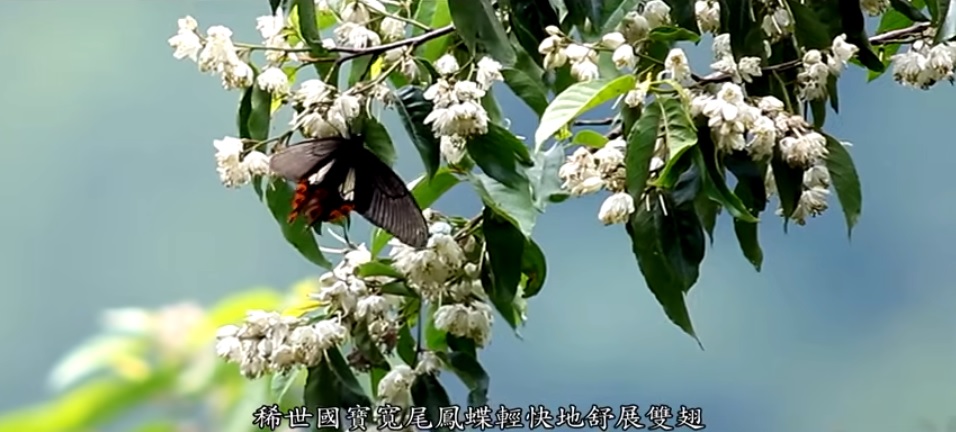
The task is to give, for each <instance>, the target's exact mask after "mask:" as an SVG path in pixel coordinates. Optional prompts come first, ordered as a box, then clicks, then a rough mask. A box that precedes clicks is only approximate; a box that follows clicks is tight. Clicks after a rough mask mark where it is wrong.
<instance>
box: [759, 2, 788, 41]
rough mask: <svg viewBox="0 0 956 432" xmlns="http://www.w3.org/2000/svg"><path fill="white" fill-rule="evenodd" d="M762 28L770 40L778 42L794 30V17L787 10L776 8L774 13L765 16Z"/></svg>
mask: <svg viewBox="0 0 956 432" xmlns="http://www.w3.org/2000/svg"><path fill="white" fill-rule="evenodd" d="M761 28H763V31H764V34H766V35H767V37H768V38H770V40H772V41H778V40H780V39H781V38H783V37H784V36H787V35H789V34H790V32H791V31H792V30H793V17H792V16H790V11H788V10H787V8H783V7H778V8H775V9H773V12H771V13H769V14H767V15H764V17H763V22H762V24H761Z"/></svg>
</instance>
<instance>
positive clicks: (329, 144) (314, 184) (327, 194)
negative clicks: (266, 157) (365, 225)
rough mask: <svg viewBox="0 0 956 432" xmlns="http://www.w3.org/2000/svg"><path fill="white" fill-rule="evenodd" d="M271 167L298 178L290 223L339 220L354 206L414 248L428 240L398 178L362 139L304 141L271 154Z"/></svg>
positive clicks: (418, 212)
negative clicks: (302, 217) (305, 219)
mask: <svg viewBox="0 0 956 432" xmlns="http://www.w3.org/2000/svg"><path fill="white" fill-rule="evenodd" d="M269 166H270V168H271V169H272V171H273V172H275V173H276V174H277V175H279V176H280V177H282V178H285V179H286V180H289V181H293V182H296V183H297V186H296V190H295V197H294V198H293V199H292V212H291V213H290V214H289V222H292V221H294V220H295V219H296V218H297V217H298V216H299V215H301V214H304V215H305V217H306V218H307V220H308V223H309V225H310V226H311V225H313V224H315V223H316V222H319V221H321V222H337V221H340V220H342V219H345V218H347V217H348V215H349V213H351V212H352V211H353V210H354V211H356V212H358V213H359V214H360V215H362V216H364V217H365V219H367V220H368V221H369V222H371V223H372V224H373V225H375V226H377V227H379V228H381V229H383V230H385V231H387V232H388V233H389V234H391V235H393V236H395V238H397V239H398V240H399V241H401V242H402V243H405V244H407V245H409V246H412V247H415V248H422V247H425V244H426V243H427V242H428V224H427V223H426V222H425V217H424V216H422V210H421V208H420V207H419V206H418V203H417V202H415V198H414V197H413V196H412V194H411V192H409V190H408V188H407V187H405V183H404V182H403V181H402V179H401V178H400V177H399V176H398V174H395V172H394V171H392V169H391V168H389V166H388V165H386V164H385V163H384V162H382V161H381V160H380V159H379V158H378V157H377V156H375V155H374V154H373V153H372V152H371V151H369V150H368V149H366V148H365V146H364V145H363V144H362V140H361V139H360V138H357V137H355V138H352V139H347V138H339V137H335V138H321V139H311V140H307V141H303V142H301V143H299V144H295V145H291V146H289V147H286V148H284V149H282V150H280V151H278V152H276V153H275V154H273V155H272V159H271V162H270V163H269Z"/></svg>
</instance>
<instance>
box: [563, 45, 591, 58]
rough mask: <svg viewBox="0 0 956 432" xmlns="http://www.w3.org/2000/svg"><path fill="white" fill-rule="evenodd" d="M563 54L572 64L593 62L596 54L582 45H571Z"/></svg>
mask: <svg viewBox="0 0 956 432" xmlns="http://www.w3.org/2000/svg"><path fill="white" fill-rule="evenodd" d="M564 54H565V55H567V56H568V60H571V61H572V62H582V61H585V60H591V61H594V60H595V59H596V58H597V52H596V51H594V50H593V49H591V48H588V47H586V46H584V45H578V44H571V45H568V47H567V48H565V49H564Z"/></svg>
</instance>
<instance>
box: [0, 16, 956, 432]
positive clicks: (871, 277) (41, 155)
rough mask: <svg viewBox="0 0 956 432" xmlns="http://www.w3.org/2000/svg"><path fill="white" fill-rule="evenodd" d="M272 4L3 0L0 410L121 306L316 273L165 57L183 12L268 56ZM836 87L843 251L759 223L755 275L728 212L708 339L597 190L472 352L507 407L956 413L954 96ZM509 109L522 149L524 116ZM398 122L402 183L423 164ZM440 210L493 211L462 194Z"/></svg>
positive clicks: (577, 204) (807, 416) (216, 107)
mask: <svg viewBox="0 0 956 432" xmlns="http://www.w3.org/2000/svg"><path fill="white" fill-rule="evenodd" d="M266 4H267V2H266V1H265V0H229V1H226V0H190V1H179V0H166V1H159V0H137V1H119V0H115V1H107V0H85V1H52V0H39V1H28V0H9V1H4V2H0V40H2V41H3V43H2V44H0V58H2V59H3V68H2V69H0V78H2V79H0V94H2V100H3V104H0V140H2V142H3V148H4V149H5V151H4V155H3V156H2V157H0V182H2V183H3V184H4V187H3V188H0V198H2V200H0V202H2V206H3V211H2V212H0V238H2V241H0V286H2V287H3V288H2V289H3V291H2V293H3V297H4V299H3V301H2V302H0V340H2V344H3V346H4V347H5V349H4V360H3V363H2V365H3V367H0V411H5V410H9V409H13V408H16V407H19V406H22V405H24V404H29V403H33V402H38V401H41V400H43V399H45V398H46V397H48V396H49V394H50V390H49V389H48V387H47V384H46V381H47V375H48V372H49V370H50V369H51V367H53V365H54V364H55V363H56V361H57V359H58V358H59V357H61V356H62V355H63V354H65V353H66V352H67V351H68V350H69V348H70V347H72V346H74V345H75V344H77V343H78V342H79V341H81V340H83V339H84V338H85V337H86V336H88V335H90V334H92V333H94V332H96V331H97V330H98V322H97V320H98V316H99V314H100V313H101V311H103V310H104V309H106V308H116V307H124V306H150V307H153V306H158V305H161V304H165V303H170V302H176V301H180V300H193V301H197V302H199V303H202V304H210V303H212V302H214V301H215V300H217V299H219V298H221V297H223V296H225V295H227V294H228V293H230V292H235V291H237V290H241V289H245V288H248V287H250V286H256V285H268V286H275V287H279V288H285V287H287V286H289V285H290V284H291V283H293V282H295V281H298V280H301V279H302V278H304V277H308V276H310V275H315V274H316V272H317V271H318V270H317V269H316V268H315V267H313V266H311V265H310V264H309V263H307V262H306V261H305V260H304V259H302V258H301V257H300V256H299V255H298V254H297V253H296V252H295V251H294V250H293V249H292V248H291V247H290V246H288V245H287V244H286V243H285V242H284V240H283V239H282V237H281V235H280V233H279V230H278V227H277V226H276V223H275V222H274V220H272V218H271V216H270V215H269V213H268V211H267V210H266V209H265V207H264V206H262V205H261V204H259V203H258V202H257V200H256V197H255V194H254V193H253V192H252V191H251V190H250V189H245V190H238V191H233V190H226V189H224V188H223V187H222V186H221V185H220V184H219V182H218V180H217V177H216V173H215V170H214V161H213V157H212V155H213V147H212V140H213V139H215V138H219V137H222V136H223V135H234V134H235V133H236V131H235V111H234V108H235V105H236V103H237V100H238V95H237V94H235V93H227V92H225V91H223V90H222V89H221V87H220V86H219V83H218V81H217V79H215V78H212V77H208V76H203V75H200V74H199V73H198V72H197V70H196V68H195V65H194V64H192V63H189V62H177V61H175V60H174V59H173V58H172V57H171V49H170V48H169V47H168V46H167V44H166V39H167V38H168V37H169V36H171V35H172V34H173V33H174V32H175V30H176V21H175V20H176V18H178V17H180V16H182V15H186V14H189V15H192V16H194V17H196V18H197V19H198V20H199V22H200V26H201V27H203V28H205V27H208V26H209V25H213V24H224V25H227V26H229V27H231V28H233V29H234V30H235V32H236V34H237V38H238V39H244V40H247V41H251V42H256V41H258V35H257V34H256V33H255V30H254V22H255V21H254V19H255V17H256V16H258V15H263V14H265V13H267V9H266V8H267V6H266ZM706 44H708V43H705V44H702V46H703V48H704V49H695V50H692V51H691V52H692V54H693V61H694V62H695V63H696V64H697V65H700V66H705V65H706V64H707V62H708V60H709V59H708V58H707V57H706V55H707V49H709V47H706V46H704V45H706ZM840 90H841V95H840V100H841V104H842V107H841V108H842V109H841V114H840V115H839V116H835V115H833V114H832V113H831V116H830V118H829V121H828V129H829V131H830V132H831V133H832V134H833V135H835V136H837V137H840V138H841V139H844V140H846V141H850V142H852V143H853V144H854V146H853V147H852V149H851V152H852V154H853V156H854V158H855V160H856V163H857V167H858V170H859V172H860V175H861V177H862V179H863V186H864V202H865V205H864V214H863V217H862V219H861V222H860V224H859V226H858V228H857V229H856V230H855V232H854V235H853V238H852V241H848V239H847V235H846V230H845V227H844V222H843V217H842V215H841V214H840V213H839V208H838V206H837V203H836V200H835V197H834V199H832V200H831V204H832V205H833V208H832V209H831V211H830V212H829V213H827V214H826V215H825V216H824V217H822V218H817V219H814V220H812V221H811V222H810V223H809V224H808V225H807V226H806V227H798V226H791V229H790V233H789V234H786V235H785V234H784V232H783V229H782V223H780V222H779V221H778V220H775V219H774V218H771V217H767V218H765V219H766V220H765V222H764V223H763V224H762V227H761V231H760V235H761V236H762V242H763V245H764V252H765V256H766V259H765V265H764V269H763V271H762V272H761V273H756V272H755V271H754V270H753V268H752V267H751V266H750V264H748V263H747V261H746V260H745V259H744V258H743V257H742V255H741V253H740V252H739V250H738V248H737V245H736V241H735V239H734V237H733V231H732V229H730V226H731V225H730V223H729V219H727V218H726V216H722V218H721V220H720V222H719V225H718V229H717V233H716V241H715V243H714V244H713V246H712V247H711V248H710V249H709V251H708V256H707V259H706V261H705V263H704V266H703V271H702V276H701V280H700V282H699V283H698V285H697V286H696V287H695V288H694V289H693V290H692V291H691V294H690V297H689V304H690V308H691V312H692V317H693V318H694V321H695V325H696V326H697V328H698V332H699V334H700V337H701V339H702V341H703V343H704V346H705V348H706V350H704V351H701V350H700V349H698V347H697V345H696V343H694V341H693V340H692V339H690V338H688V337H686V336H684V335H683V334H682V333H681V332H680V331H679V330H678V329H677V328H676V327H674V326H673V325H671V324H670V323H668V321H667V319H666V318H665V316H664V314H663V313H662V311H661V309H660V307H659V306H658V305H657V304H656V302H655V301H654V299H653V297H652V296H651V295H650V293H649V292H648V291H647V290H646V288H645V286H644V284H643V282H642V280H641V278H640V274H639V271H638V268H637V265H636V263H635V261H634V258H633V256H632V255H631V252H630V246H629V243H628V239H627V237H626V235H625V233H624V230H623V229H622V228H621V227H609V228H605V227H603V226H601V224H600V223H599V222H598V221H597V219H596V216H595V215H596V211H597V207H598V206H599V204H600V200H601V199H602V197H589V198H583V199H579V200H576V201H571V202H568V203H566V204H564V205H561V206H554V207H552V208H550V209H549V211H548V212H547V213H546V214H545V215H543V216H542V217H541V219H540V222H539V224H538V226H537V228H536V231H535V238H536V239H537V241H538V242H539V243H540V244H541V246H542V247H543V248H544V250H545V252H546V253H547V255H548V264H549V269H550V273H549V275H548V282H547V285H546V287H545V290H544V292H543V294H542V295H541V296H539V297H537V298H535V299H533V300H532V301H531V304H530V306H531V312H530V321H529V322H528V324H527V326H526V327H525V328H524V329H523V330H522V334H523V336H524V340H518V339H517V338H515V337H514V336H513V335H512V334H511V333H510V332H509V331H507V329H506V327H505V326H502V325H499V327H498V331H497V332H496V334H495V338H494V340H493V342H492V344H491V346H490V347H489V348H488V349H487V350H486V351H485V352H484V353H483V357H482V359H483V361H484V362H485V366H486V368H487V370H488V371H489V372H490V373H491V375H492V387H491V398H492V401H493V403H503V404H506V405H510V406H516V405H520V406H527V405H529V404H538V403H541V404H544V405H547V406H550V407H553V408H556V407H557V406H559V405H567V404H570V403H575V404H577V405H578V406H579V407H585V408H586V407H590V406H591V404H592V403H598V404H603V405H614V406H616V405H620V404H625V403H636V404H640V405H642V406H647V405H649V404H654V403H669V404H672V405H675V406H676V405H680V404H685V405H691V406H700V407H702V408H703V410H704V420H705V423H707V425H708V430H712V431H715V432H750V431H754V432H756V431H761V432H762V431H766V430H773V431H780V432H791V431H792V432H798V431H799V432H806V431H828V432H830V431H833V432H835V431H838V430H839V431H847V432H853V431H899V430H914V429H916V428H915V426H914V425H915V424H916V423H917V420H918V419H920V418H928V419H931V420H933V421H934V422H938V423H945V420H946V419H947V418H948V417H949V416H950V415H951V414H956V391H954V389H956V373H954V372H953V362H954V360H956V314H954V313H953V312H954V306H956V289H954V287H953V277H952V272H953V268H954V262H953V261H954V253H953V244H956V229H953V228H954V226H956V223H954V216H956V206H954V203H956V189H954V188H952V187H951V185H952V181H953V180H952V175H953V172H954V170H953V163H952V161H953V160H954V159H956V146H954V145H953V143H952V140H953V129H952V125H953V108H954V104H953V100H954V99H953V98H954V96H956V92H954V90H953V88H952V87H951V86H949V85H940V86H938V87H937V88H935V89H933V90H932V91H930V92H921V91H917V90H912V89H905V88H902V87H900V86H899V85H897V84H895V83H893V82H892V81H891V80H890V79H889V77H886V76H885V77H883V78H882V79H880V80H879V81H876V82H873V83H869V84H867V83H866V82H865V74H864V73H862V71H860V70H859V69H856V68H854V69H851V70H849V71H848V72H847V73H846V76H845V77H844V78H843V79H842V80H841V85H840ZM501 102H502V104H503V105H504V106H505V108H506V109H507V110H510V112H511V113H512V120H513V123H512V124H513V128H514V129H515V131H516V132H517V133H519V134H523V135H525V136H530V135H533V126H534V120H533V118H532V117H531V115H530V113H529V111H528V110H527V109H525V108H524V107H523V106H520V105H519V104H518V103H517V102H516V101H515V99H513V98H511V97H510V96H508V95H505V96H501ZM393 120H394V119H393ZM396 126H397V125H396V123H395V122H394V121H391V122H390V123H389V127H390V128H392V130H393V131H396V134H395V136H396V137H398V138H397V139H396V141H397V144H398V146H399V152H400V162H399V164H398V168H399V171H400V172H401V173H402V174H403V176H404V177H405V178H412V177H414V176H416V175H417V174H418V172H419V171H420V169H421V165H420V161H419V159H418V157H417V155H415V154H414V150H413V149H412V147H411V145H410V144H409V143H408V141H407V140H406V139H405V138H404V134H403V132H402V131H401V129H400V128H396ZM438 207H439V208H440V209H441V210H443V211H445V212H448V213H469V214H470V213H472V212H474V211H475V210H477V209H478V202H477V200H476V199H475V198H474V197H473V195H472V194H471V191H470V190H469V189H468V188H466V187H460V188H456V189H455V190H453V191H452V193H450V194H449V195H448V196H447V197H446V198H445V199H443V200H442V201H440V203H439V204H438ZM352 236H353V238H357V239H364V238H367V229H366V226H365V225H362V226H360V229H358V230H356V231H355V232H353V234H352ZM460 390H461V389H459V388H456V389H455V392H454V393H453V396H454V397H457V398H461V397H462V392H461V391H460Z"/></svg>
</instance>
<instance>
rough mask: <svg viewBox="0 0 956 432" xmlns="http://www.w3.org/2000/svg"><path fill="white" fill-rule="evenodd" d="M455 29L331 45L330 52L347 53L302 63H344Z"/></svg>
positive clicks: (447, 27)
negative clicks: (357, 44) (368, 43)
mask: <svg viewBox="0 0 956 432" xmlns="http://www.w3.org/2000/svg"><path fill="white" fill-rule="evenodd" d="M454 30H455V26H454V25H447V26H445V27H441V28H437V29H434V30H431V31H428V32H425V33H422V34H420V35H418V36H415V37H410V38H408V39H402V40H400V41H395V42H390V43H387V44H383V45H375V46H371V47H368V48H348V47H338V46H337V47H331V48H328V50H329V51H330V52H340V53H347V54H346V55H343V56H340V57H336V58H306V59H303V60H304V61H303V62H304V63H323V62H335V63H337V64H342V63H345V62H347V61H349V60H354V59H356V58H359V57H363V56H367V55H379V54H382V53H384V52H387V51H391V50H393V49H395V48H402V47H406V46H410V47H412V48H414V47H416V46H418V45H421V44H423V43H425V42H428V41H430V40H432V39H437V38H439V37H442V36H444V35H447V34H449V33H451V32H453V31H454Z"/></svg>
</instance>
